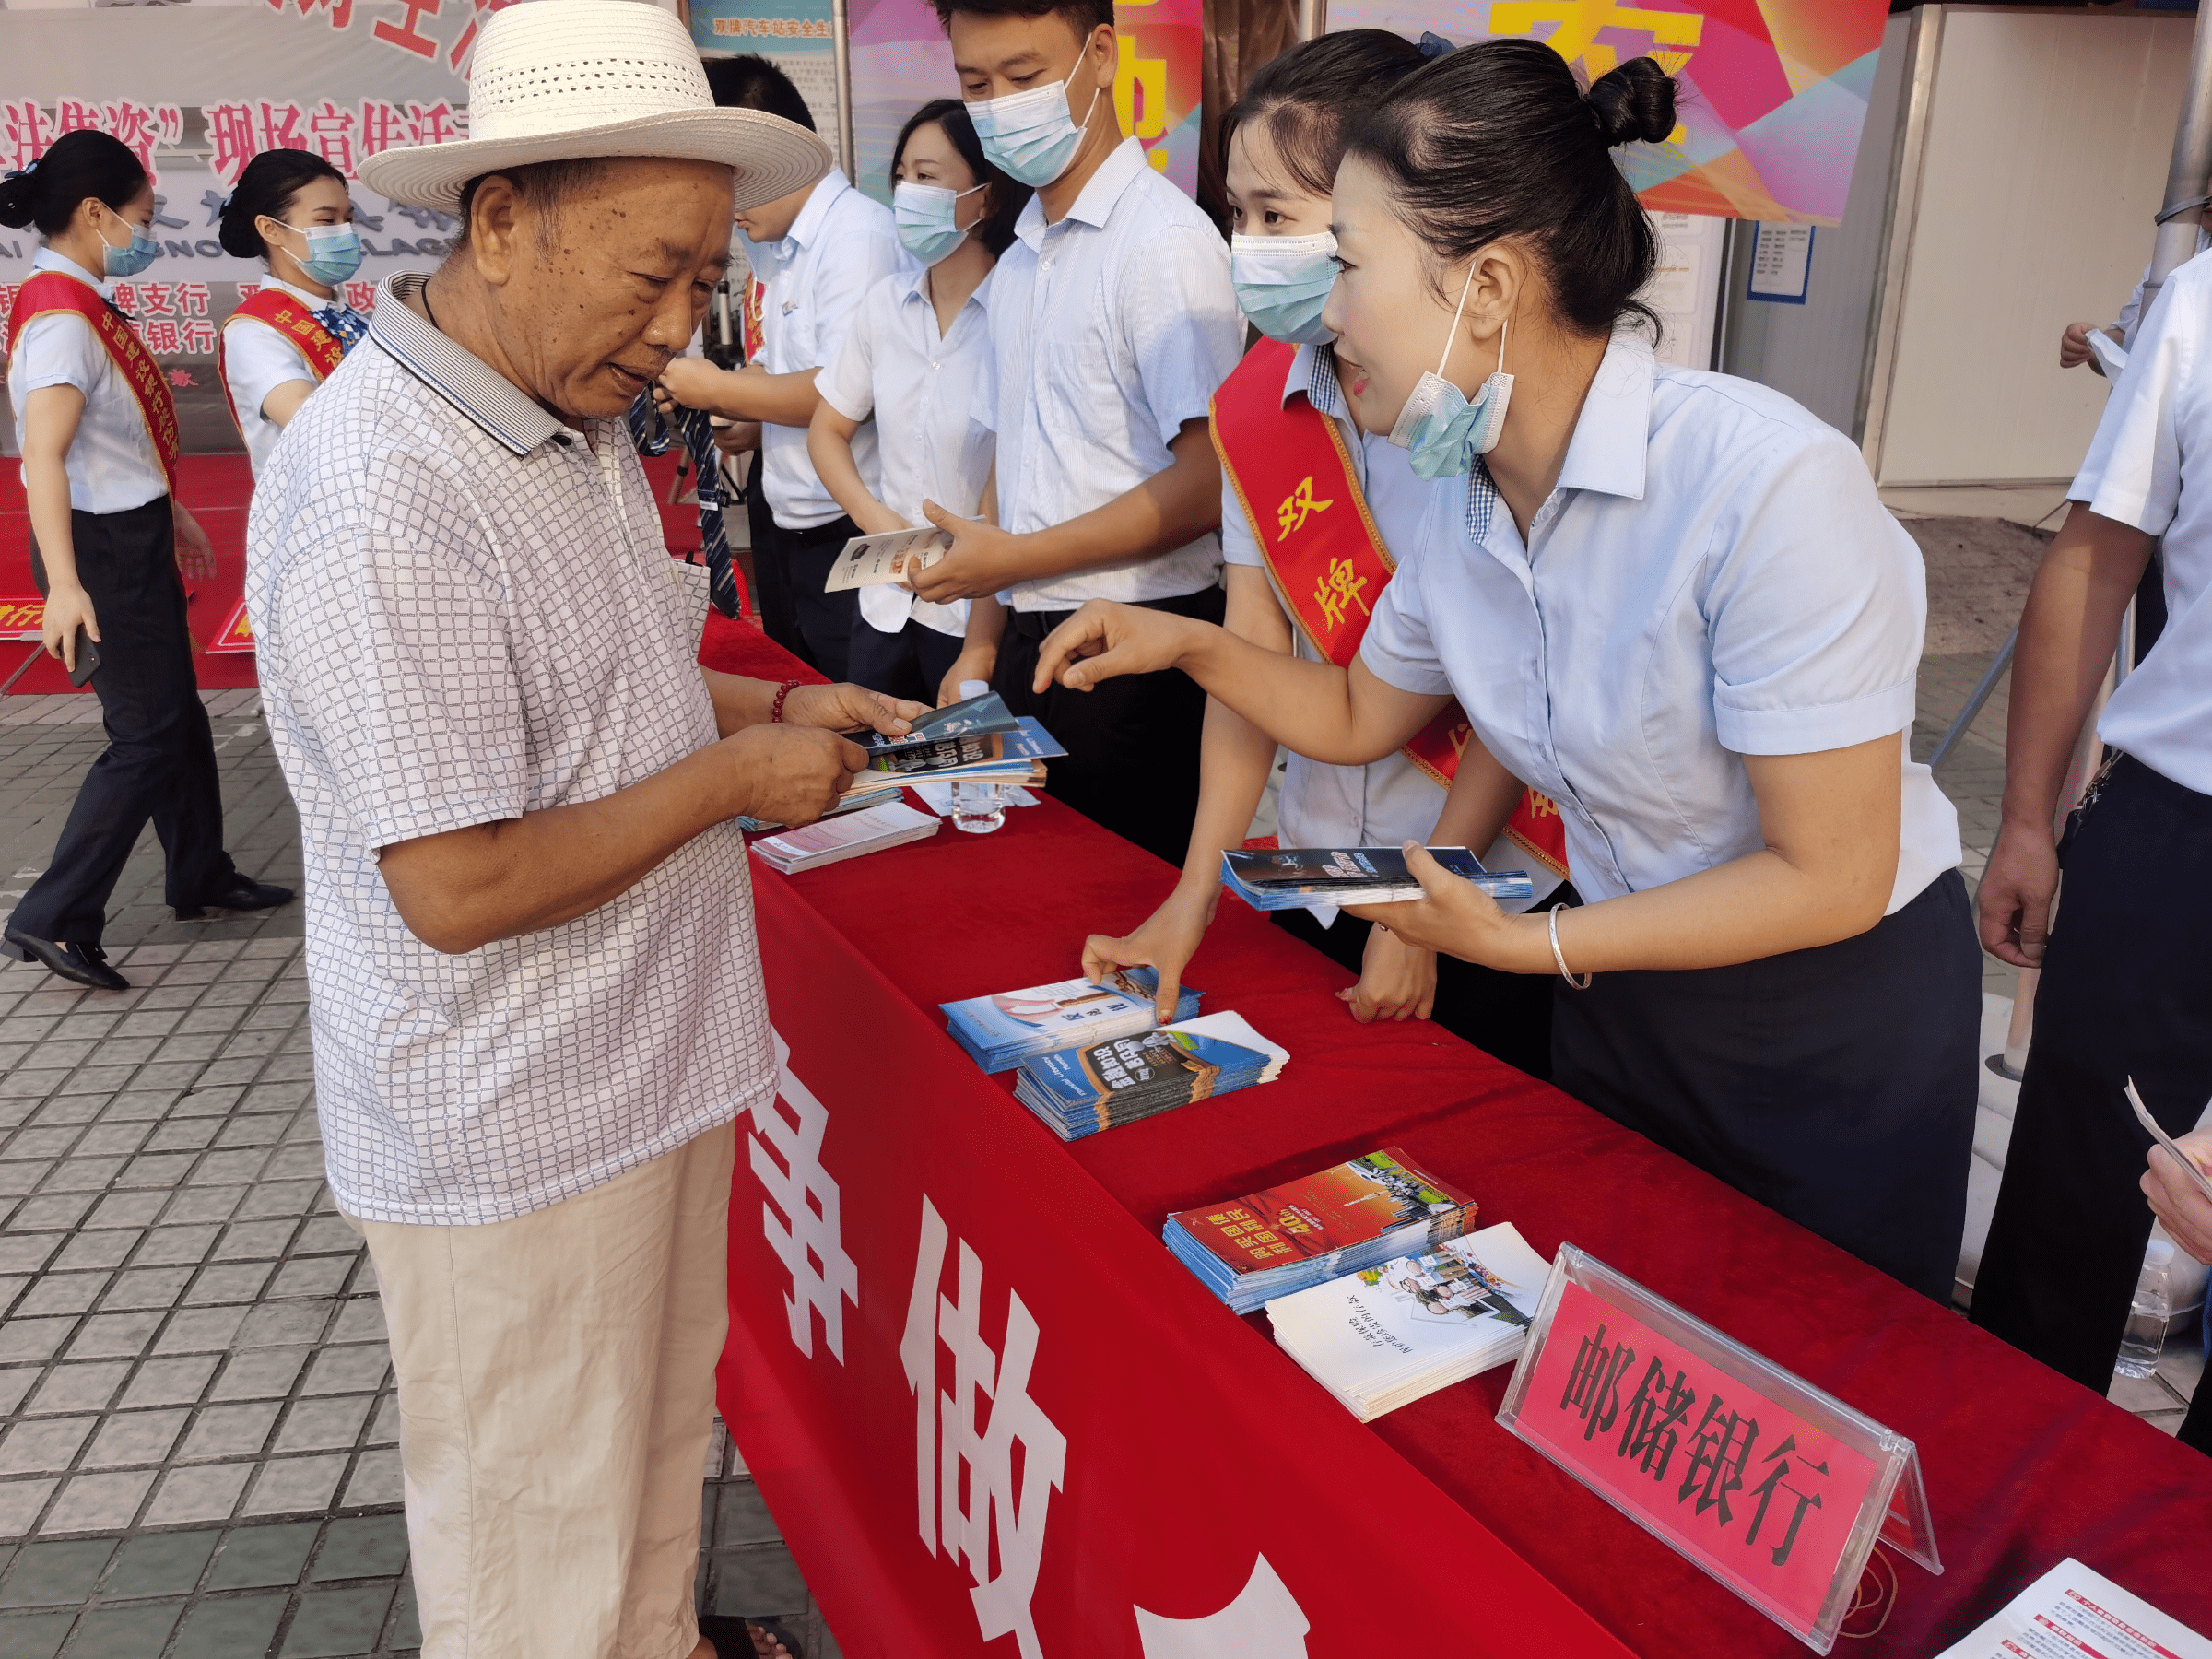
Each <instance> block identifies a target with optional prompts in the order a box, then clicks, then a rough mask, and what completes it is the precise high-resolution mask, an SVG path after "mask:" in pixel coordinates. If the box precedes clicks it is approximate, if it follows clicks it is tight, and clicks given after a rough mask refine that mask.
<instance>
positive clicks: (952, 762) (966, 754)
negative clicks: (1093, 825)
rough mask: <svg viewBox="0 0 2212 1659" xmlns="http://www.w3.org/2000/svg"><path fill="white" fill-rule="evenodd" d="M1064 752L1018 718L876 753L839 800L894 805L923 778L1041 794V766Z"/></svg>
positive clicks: (1040, 730)
mask: <svg viewBox="0 0 2212 1659" xmlns="http://www.w3.org/2000/svg"><path fill="white" fill-rule="evenodd" d="M994 700H995V699H994ZM1066 753H1067V751H1066V750H1065V749H1064V748H1062V747H1060V746H1059V745H1058V744H1057V743H1055V742H1053V738H1052V735H1050V734H1049V733H1047V732H1046V731H1045V729H1044V728H1043V727H1042V726H1041V725H1039V724H1037V723H1036V721H1034V720H1032V719H1031V718H1030V716H1028V715H1026V714H1024V715H1022V716H1021V717H1020V718H1019V719H1018V720H1017V721H1016V722H1015V724H1014V728H1013V729H1012V730H1011V731H1005V732H986V733H982V734H980V735H973V736H961V737H954V738H951V739H948V740H946V741H942V742H934V743H931V744H928V745H926V746H925V747H920V748H917V747H912V745H910V744H906V743H904V742H903V741H902V742H901V744H900V747H896V748H888V749H885V750H882V751H879V752H878V753H877V754H876V755H874V756H873V757H871V758H870V759H869V761H868V764H867V765H866V766H865V767H864V768H863V769H862V770H861V771H857V772H855V773H853V782H850V783H848V784H847V785H846V786H845V795H844V798H845V799H846V800H849V801H865V802H869V803H873V802H876V801H878V800H883V801H888V800H895V799H897V798H898V795H899V792H900V789H901V788H902V787H904V786H905V785H906V784H908V783H912V782H919V781H920V780H922V779H924V778H926V779H928V780H929V781H930V782H935V783H1010V784H1013V785H1015V786H1016V787H1018V788H1020V787H1028V788H1032V789H1041V788H1043V787H1044V782H1045V768H1044V763H1045V761H1046V760H1048V759H1053V757H1055V756H1059V755H1065V754H1066Z"/></svg>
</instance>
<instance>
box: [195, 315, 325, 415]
mask: <svg viewBox="0 0 2212 1659" xmlns="http://www.w3.org/2000/svg"><path fill="white" fill-rule="evenodd" d="M230 315H231V316H233V317H251V318H253V321H254V322H256V323H264V324H267V325H268V326H269V327H271V328H273V329H275V330H276V331H277V333H278V334H279V335H283V336H284V338H285V340H286V341H287V342H288V343H289V344H290V345H292V346H295V347H298V348H299V351H300V356H301V357H303V358H305V359H307V371H308V372H309V373H310V374H312V376H313V377H314V381H315V384H316V385H318V386H319V385H321V384H322V383H323V382H324V381H326V380H328V379H329V378H330V373H331V371H332V370H334V369H335V368H336V367H337V366H338V364H339V363H340V362H342V361H343V360H344V359H345V356H346V348H345V347H343V346H340V345H339V344H338V340H337V336H336V335H334V334H332V333H331V332H330V330H329V329H327V328H325V327H324V325H323V324H322V322H321V321H320V320H319V319H318V318H317V317H316V316H315V313H314V312H312V311H310V310H308V309H307V307H306V306H304V305H302V304H300V301H299V300H295V299H293V298H292V296H291V295H289V294H288V293H286V292H285V291H284V290H283V289H282V288H256V289H255V290H254V291H253V293H251V294H249V295H247V296H246V298H245V299H243V300H241V301H239V306H238V309H237V310H236V311H234V312H231V313H230ZM229 332H230V331H229V328H228V327H226V328H224V329H223V330H222V331H221V332H220V333H218V335H216V336H215V372H216V377H217V378H218V380H220V381H221V382H223V401H224V402H225V403H227V404H229V406H230V421H231V424H232V425H234V426H236V427H237V428H238V431H239V436H240V437H241V438H242V437H244V436H245V431H246V423H245V422H244V421H243V420H241V419H240V418H239V414H238V401H237V399H235V398H233V397H232V396H231V395H230V364H229V357H228V356H227V355H226V353H225V351H224V349H223V347H224V343H225V335H228V334H229Z"/></svg>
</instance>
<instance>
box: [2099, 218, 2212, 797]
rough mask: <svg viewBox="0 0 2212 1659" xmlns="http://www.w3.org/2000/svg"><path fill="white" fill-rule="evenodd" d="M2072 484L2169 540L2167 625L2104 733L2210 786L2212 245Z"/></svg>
mask: <svg viewBox="0 0 2212 1659" xmlns="http://www.w3.org/2000/svg"><path fill="white" fill-rule="evenodd" d="M2067 493H2068V494H2069V495H2070V496H2071V497H2072V498H2073V499H2074V500H2077V501H2087V502H2088V504H2089V511H2090V512H2095V513H2098V514H2100V516H2102V517H2105V518H2108V519H2112V520H2114V521H2116V522H2117V523H2120V524H2133V525H2134V526H2135V527H2136V529H2138V530H2142V531H2145V532H2147V533H2148V534H2149V535H2159V536H2163V537H2164V538H2165V548H2164V553H2163V562H2164V568H2165V583H2166V628H2165V631H2164V632H2162V633H2160V634H2159V642H2158V643H2157V644H2156V645H2154V646H2152V647H2151V648H2150V654H2149V655H2147V656H2146V657H2145V658H2144V659H2143V663H2142V665H2141V666H2140V667H2138V668H2137V669H2136V671H2135V672H2134V673H2133V674H2131V675H2129V676H2128V677H2127V678H2126V679H2124V680H2123V681H2122V682H2121V684H2120V688H2119V689H2118V690H2116V691H2114V692H2113V693H2112V700H2110V701H2109V702H2107V703H2106V704H2105V705H2104V713H2103V714H2102V716H2101V717H2100V719H2099V720H2098V722H2097V735H2099V736H2100V737H2101V738H2103V739H2104V740H2105V742H2106V743H2108V744H2110V745H2112V747H2114V748H2118V749H2124V750H2126V751H2127V752H2128V753H2129V754H2131V755H2133V756H2134V757H2135V758H2136V759H2138V760H2140V761H2142V762H2143V764H2144V765H2146V766H2147V767H2149V768H2150V769H2151V770H2152V771H2155V772H2158V773H2159V774H2160V775H2162V776H2164V777H2168V778H2171V779H2172V780H2173V781H2174V782H2176V783H2179V784H2182V785H2183V786H2184V787H2186V788H2189V789H2194V790H2195V791H2196V792H2197V793H2198V794H2212V254H2205V253H2200V254H2198V255H2197V256H2196V257H2195V258H2194V259H2193V260H2191V261H2190V262H2189V263H2188V264H2187V265H2183V266H2182V267H2181V269H2180V270H2178V271H2176V272H2174V274H2173V275H2172V276H2171V277H2167V278H2166V286H2165V287H2164V288H2160V289H2159V297H2158V299H2157V300H2156V301H2155V302H2153V304H2152V305H2151V308H2150V315H2149V316H2148V317H2147V318H2146V319H2145V320H2144V324H2143V332H2142V334H2141V335H2139V336H2138V337H2137V339H2136V345H2135V347H2134V349H2133V350H2131V351H2130V352H2129V353H2128V354H2127V368H2126V369H2125V370H2124V371H2122V373H2121V376H2120V383H2119V384H2118V385H2116V386H2114V387H2113V388H2112V397H2111V399H2110V401H2108V402H2107V403H2106V404H2105V406H2104V418H2103V419H2102V420H2100V421H2099V422H2098V423H2097V436H2096V437H2095V438H2094V439H2093V440H2092V441H2090V443H2089V453H2088V458H2087V459H2086V460H2084V461H2083V462H2082V464H2081V472H2080V474H2079V475H2078V476H2077V477H2076V478H2075V480H2074V487H2073V488H2072V489H2071V490H2069V491H2068V492H2067Z"/></svg>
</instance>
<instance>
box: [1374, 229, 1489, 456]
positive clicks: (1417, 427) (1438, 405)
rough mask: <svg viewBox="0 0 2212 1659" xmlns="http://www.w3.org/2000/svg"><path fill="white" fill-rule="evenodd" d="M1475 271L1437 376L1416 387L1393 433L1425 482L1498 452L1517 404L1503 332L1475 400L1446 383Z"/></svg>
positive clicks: (1422, 380) (1461, 292)
mask: <svg viewBox="0 0 2212 1659" xmlns="http://www.w3.org/2000/svg"><path fill="white" fill-rule="evenodd" d="M1474 282H1475V272H1474V269H1473V267H1472V266H1470V267H1469V268H1468V271H1467V286H1466V287H1465V288H1461V289H1460V290H1459V306H1458V309H1457V310H1455V311H1453V313H1452V333H1451V335H1449V336H1448V337H1447V338H1446V340H1445V342H1444V355H1443V356H1442V357H1441V358H1440V359H1437V364H1436V368H1435V370H1434V371H1432V372H1430V373H1426V374H1423V375H1422V376H1421V378H1420V379H1419V380H1418V382H1415V384H1414V388H1413V394H1412V395H1411V396H1409V397H1408V398H1406V406H1405V407H1404V408H1403V409H1400V410H1399V411H1398V418H1397V420H1396V421H1395V423H1394V424H1393V425H1392V427H1391V429H1390V441H1391V442H1393V443H1394V444H1396V445H1397V446H1398V447H1399V448H1400V449H1402V450H1405V451H1406V452H1407V455H1406V465H1409V466H1411V467H1412V468H1413V470H1414V472H1415V474H1416V475H1417V476H1418V477H1424V478H1449V477H1458V476H1459V475H1461V474H1463V473H1465V472H1466V471H1467V470H1468V469H1469V468H1470V467H1472V466H1473V465H1475V457H1476V456H1477V455H1487V454H1488V453H1490V452H1491V451H1492V450H1494V449H1496V448H1497V447H1498V439H1499V436H1500V433H1502V432H1503V431H1504V430H1505V411H1506V406H1507V405H1509V404H1510V403H1512V397H1513V377H1512V375H1510V374H1508V373H1506V371H1505V333H1506V331H1505V329H1504V328H1503V327H1500V329H1499V330H1498V368H1497V371H1496V372H1495V373H1493V374H1492V375H1491V376H1490V377H1489V378H1488V380H1486V381H1484V382H1482V384H1481V385H1480V386H1479V387H1477V390H1476V393H1475V399H1474V401H1473V402H1472V403H1470V402H1468V401H1467V394H1465V393H1464V392H1462V391H1461V390H1460V389H1459V388H1458V387H1457V386H1455V385H1453V383H1452V382H1450V381H1448V380H1446V379H1445V378H1444V375H1443V369H1444V364H1445V363H1447V362H1449V361H1450V360H1451V357H1452V341H1453V340H1454V339H1457V338H1458V337H1459V319H1460V316H1461V314H1462V313H1463V312H1465V310H1466V308H1467V288H1471V287H1473V286H1474Z"/></svg>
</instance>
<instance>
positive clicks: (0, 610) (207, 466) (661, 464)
mask: <svg viewBox="0 0 2212 1659" xmlns="http://www.w3.org/2000/svg"><path fill="white" fill-rule="evenodd" d="M675 473H676V459H675V457H674V456H673V455H666V456H663V457H661V458H659V459H657V460H650V461H647V462H646V463H645V474H646V477H648V478H650V479H651V480H652V482H653V500H654V502H655V503H656V504H658V505H659V506H660V513H661V526H662V531H663V534H664V535H665V536H666V537H667V542H668V550H669V551H670V552H671V553H677V554H681V553H685V552H688V551H690V550H692V549H694V548H696V547H698V546H699V510H698V509H697V508H696V507H693V506H689V505H686V506H677V507H671V506H668V505H666V504H665V503H666V501H667V498H668V491H669V488H670V486H671V484H672V483H673V482H674V480H675ZM177 494H178V496H179V497H180V498H181V499H182V500H183V502H184V505H185V506H186V507H188V508H190V509H191V510H192V515H193V516H194V518H196V519H198V520H199V521H200V524H202V525H203V526H204V527H205V528H206V532H207V539H208V540H209V541H211V542H213V543H214V544H215V565H216V570H215V575H214V577H213V578H212V579H210V580H207V581H204V582H195V583H193V584H191V597H190V600H189V603H188V606H187V608H186V611H185V619H186V624H187V626H189V627H190V628H191V629H192V637H193V640H194V643H195V644H196V645H198V646H199V647H200V649H199V651H198V652H197V653H195V654H194V658H193V662H194V666H195V667H196V669H197V670H198V674H199V682H200V688H201V689H202V690H204V691H221V690H236V689H238V688H242V687H248V686H253V685H256V684H258V683H259V682H258V681H257V680H256V679H255V678H254V674H253V652H251V651H235V650H234V651H229V652H225V651H220V650H211V649H209V647H212V646H215V645H217V644H218V641H220V640H221V639H222V637H223V636H224V634H225V633H226V632H227V631H229V630H230V629H231V628H232V627H233V624H239V625H241V626H242V613H241V609H240V598H241V594H242V593H243V591H244V588H245V580H246V508H247V504H248V503H249V502H250V501H251V500H253V468H252V467H251V466H250V465H248V464H247V461H246V458H245V456H243V455H186V456H184V457H183V458H182V460H180V461H179V462H178V464H177ZM40 608H41V602H40V599H39V590H38V587H37V585H36V584H35V583H34V582H32V581H31V579H30V513H29V509H28V508H27V507H26V505H25V503H24V500H23V470H22V467H21V466H20V465H18V464H17V463H16V462H14V461H9V462H7V463H6V464H5V465H0V685H4V686H6V689H7V690H8V691H10V692H11V693H16V694H18V695H28V694H29V693H32V692H50V691H69V690H73V689H75V688H73V687H72V686H71V685H70V684H69V676H68V675H67V673H66V672H65V670H64V669H63V667H62V665H61V664H60V663H58V662H56V661H54V660H53V658H51V657H48V656H46V655H45V654H44V653H41V651H40V649H39V647H38V643H37V641H38V622H37V618H38V615H39V611H40ZM25 636H28V638H26V637H25ZM84 689H85V690H86V691H87V693H89V692H90V690H91V688H90V687H89V686H88V687H86V688H84Z"/></svg>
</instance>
